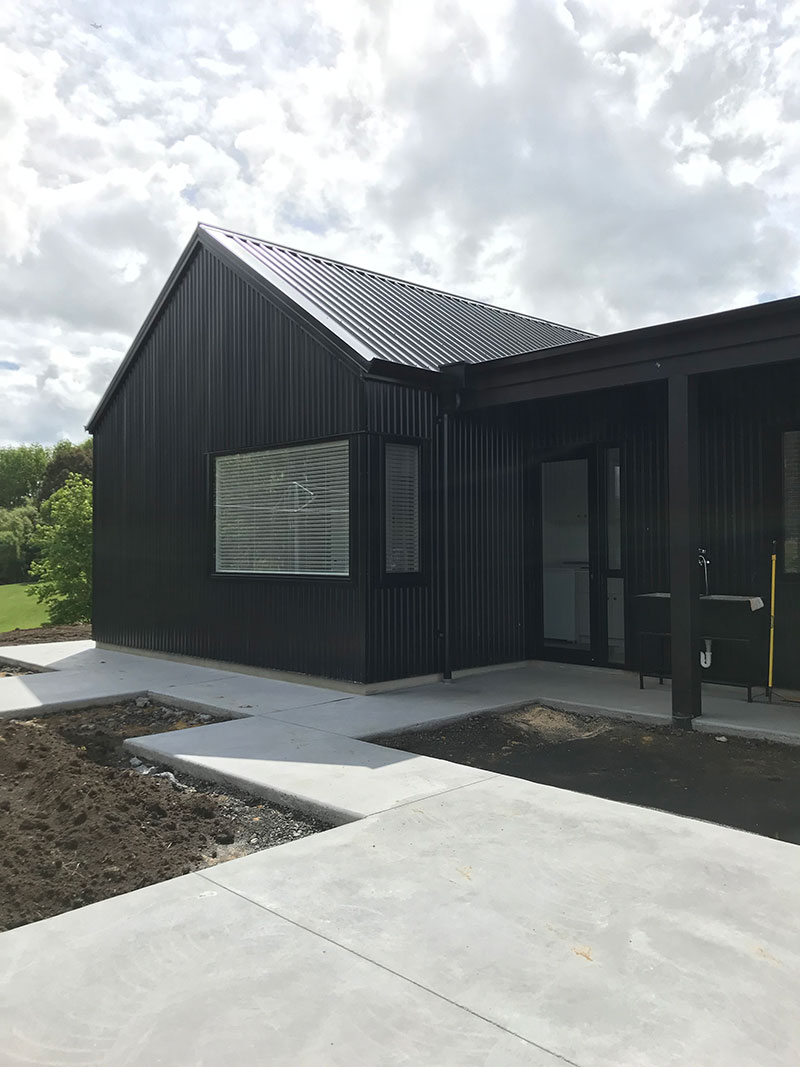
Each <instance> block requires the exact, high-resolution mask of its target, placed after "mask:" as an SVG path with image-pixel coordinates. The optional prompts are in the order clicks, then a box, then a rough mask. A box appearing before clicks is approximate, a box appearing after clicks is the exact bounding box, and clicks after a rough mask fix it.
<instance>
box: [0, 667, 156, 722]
mask: <svg viewBox="0 0 800 1067" xmlns="http://www.w3.org/2000/svg"><path fill="white" fill-rule="evenodd" d="M143 691H144V686H143V685H142V684H141V681H137V680H136V679H128V678H119V677H116V676H114V675H110V674H108V675H107V674H96V673H93V672H90V671H48V672H47V673H46V674H28V675H24V676H22V677H11V678H0V719H13V718H15V717H16V716H20V715H47V714H49V713H52V712H56V711H63V710H64V709H65V708H79V707H86V706H91V705H93V704H106V703H108V702H111V701H115V700H127V699H129V698H130V697H133V696H136V695H137V694H139V693H142V692H143Z"/></svg>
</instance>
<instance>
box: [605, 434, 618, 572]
mask: <svg viewBox="0 0 800 1067" xmlns="http://www.w3.org/2000/svg"><path fill="white" fill-rule="evenodd" d="M620 474H621V468H620V459H619V449H618V448H608V449H606V522H607V524H608V569H609V570H610V571H619V570H622V512H621V497H622V486H621V484H620V483H621V477H620Z"/></svg>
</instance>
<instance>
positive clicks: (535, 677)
mask: <svg viewBox="0 0 800 1067" xmlns="http://www.w3.org/2000/svg"><path fill="white" fill-rule="evenodd" d="M522 703H530V704H535V703H543V704H555V705H557V706H558V707H560V708H565V709H567V710H572V711H578V712H583V713H585V714H592V715H607V716H613V717H616V718H627V719H635V720H638V721H641V722H647V723H669V722H670V721H671V708H670V695H669V690H668V689H666V688H665V687H663V686H656V687H655V688H654V689H645V690H643V691H641V690H640V689H639V683H638V677H637V676H636V675H633V674H631V673H630V672H627V671H611V670H607V669H600V668H596V667H578V666H575V665H574V664H561V663H534V664H530V665H528V666H524V667H515V668H512V669H508V670H497V671H491V672H487V673H485V674H473V675H466V676H463V677H460V678H456V679H455V680H454V681H453V682H452V683H450V684H447V683H442V682H437V683H434V684H432V685H426V686H417V687H415V688H413V689H405V690H399V691H395V692H391V693H377V694H374V695H372V696H353V697H348V698H346V699H344V700H340V701H338V702H337V703H336V704H331V703H324V704H323V703H320V704H317V705H314V706H309V707H308V708H306V709H304V710H292V711H291V713H286V714H285V713H283V712H281V713H279V717H280V718H281V719H284V720H286V721H291V722H295V723H297V724H298V725H303V726H311V727H313V728H315V729H319V730H331V731H334V732H337V733H343V734H347V735H348V736H350V737H370V736H374V735H376V734H381V733H390V732H393V731H396V730H404V729H408V728H410V727H412V726H421V725H430V724H433V723H437V722H447V721H448V720H452V719H458V718H462V717H463V716H465V715H474V714H477V713H480V712H484V711H491V710H501V709H507V708H516V707H519V705H520V704H522Z"/></svg>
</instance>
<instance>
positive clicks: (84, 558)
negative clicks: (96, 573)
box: [28, 474, 92, 624]
mask: <svg viewBox="0 0 800 1067" xmlns="http://www.w3.org/2000/svg"><path fill="white" fill-rule="evenodd" d="M33 541H34V544H35V545H37V546H38V548H39V557H38V559H35V560H34V561H33V563H32V564H31V571H30V572H31V576H32V577H34V578H36V579H38V581H37V583H36V585H34V586H31V588H30V589H29V590H28V593H29V595H31V596H35V597H36V599H37V600H38V601H39V603H40V604H44V605H45V606H46V608H47V614H48V617H49V619H50V622H51V623H62V624H64V623H71V622H88V621H89V620H90V619H91V616H92V483H91V482H90V481H89V479H88V478H84V477H82V476H81V475H80V474H70V475H68V477H67V480H66V482H65V484H64V485H63V486H62V488H61V489H57V490H56V491H55V493H53V495H52V496H51V497H50V498H49V499H47V500H45V501H44V503H43V504H42V507H41V512H40V522H39V526H38V527H37V529H36V532H35V534H34V537H33Z"/></svg>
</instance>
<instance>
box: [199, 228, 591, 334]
mask: <svg viewBox="0 0 800 1067" xmlns="http://www.w3.org/2000/svg"><path fill="white" fill-rule="evenodd" d="M198 226H199V228H200V229H204V230H219V231H220V232H221V233H224V234H227V235H228V236H229V237H240V238H243V239H244V240H245V241H255V242H256V243H257V244H260V245H268V246H269V247H270V248H276V249H279V250H280V251H282V252H290V253H292V254H293V255H296V256H302V257H304V258H305V259H314V260H319V261H320V262H322V263H331V264H333V265H334V266H336V267H343V268H345V269H346V270H349V271H355V272H357V273H359V274H365V275H369V276H370V277H373V278H384V279H386V280H387V281H390V282H394V283H395V284H398V285H403V286H406V287H407V288H410V289H418V290H423V291H424V292H428V293H435V294H436V295H437V296H445V297H448V298H449V299H451V300H457V301H459V302H460V303H463V304H471V305H473V306H474V307H486V308H492V310H494V311H499V312H501V313H502V314H504V315H512V316H514V317H515V318H519V319H528V320H530V321H531V322H538V323H543V324H544V325H546V326H554V327H556V328H557V329H559V330H568V331H569V332H570V333H574V334H576V335H577V336H578V337H581V338H590V337H595V336H597V335H596V334H593V333H589V332H588V331H587V330H578V329H576V328H575V327H574V326H565V325H564V324H563V323H561V322H555V321H554V320H553V319H543V318H542V317H541V316H540V315H531V314H529V313H528V312H527V311H514V310H513V309H512V308H507V307H501V306H500V305H499V304H491V303H489V301H487V300H477V299H475V298H474V297H471V296H463V295H461V294H460V293H452V292H450V291H449V290H448V289H437V288H436V286H433V285H425V284H424V283H423V282H412V281H410V280H409V279H408V278H399V277H398V276H397V275H395V274H386V273H385V272H384V271H378V270H372V269H371V268H370V267H360V266H358V264H356V263H347V262H345V260H343V259H332V258H331V257H330V256H322V255H320V254H319V253H317V252H308V251H306V250H305V249H302V248H293V247H292V246H291V245H283V244H280V243H279V242H278V241H268V240H267V239H266V238H264V237H256V236H255V234H250V233H241V232H240V231H238V230H231V229H229V228H228V227H227V226H215V225H214V224H213V223H209V222H201V223H198Z"/></svg>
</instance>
